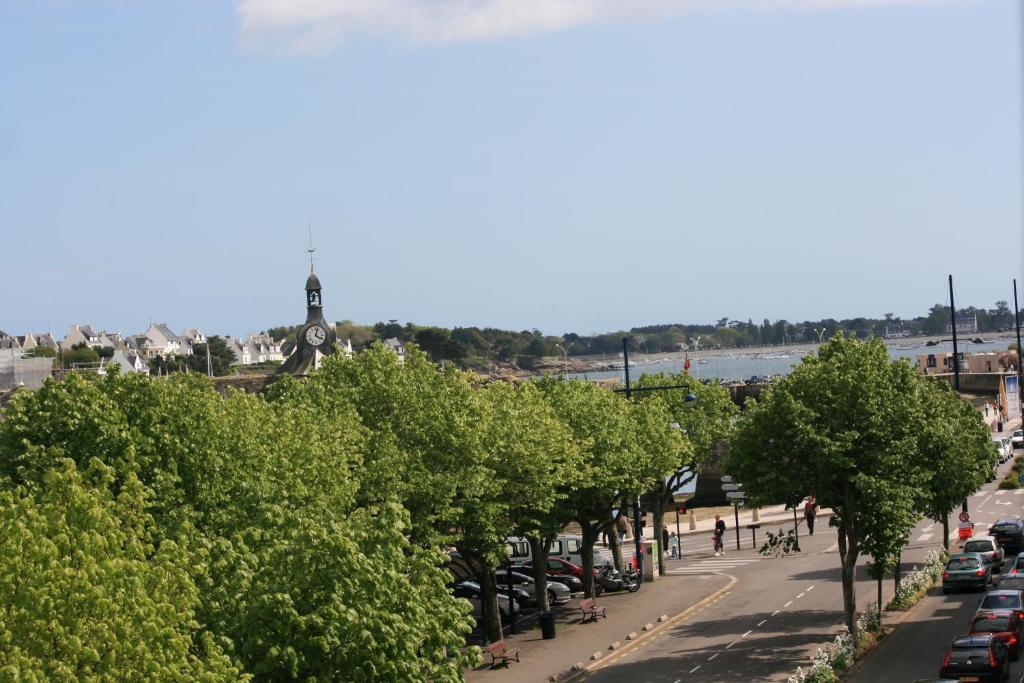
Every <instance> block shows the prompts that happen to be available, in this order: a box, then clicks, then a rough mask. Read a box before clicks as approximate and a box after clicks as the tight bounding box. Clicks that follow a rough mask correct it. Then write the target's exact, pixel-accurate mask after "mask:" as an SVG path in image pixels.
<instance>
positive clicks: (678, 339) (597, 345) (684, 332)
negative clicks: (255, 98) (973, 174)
mask: <svg viewBox="0 0 1024 683" xmlns="http://www.w3.org/2000/svg"><path fill="white" fill-rule="evenodd" d="M1022 313H1024V312H1022ZM957 315H958V316H962V317H964V318H974V317H975V316H976V317H977V321H978V332H979V333H992V332H999V331H1003V330H1011V329H1013V325H1014V319H1013V310H1012V309H1011V308H1010V307H1009V306H1008V304H1007V302H1005V301H997V302H996V304H995V307H994V308H991V309H985V308H976V307H974V306H969V307H967V308H963V309H960V310H959V311H958V313H957ZM948 324H949V308H948V307H947V306H946V305H944V304H935V305H934V306H932V307H931V309H929V311H928V314H927V315H924V316H918V317H916V318H912V319H908V320H904V319H902V318H900V317H898V316H896V315H894V314H892V313H886V314H885V315H883V316H882V317H881V318H848V319H844V320H834V319H832V318H826V319H823V320H805V321H803V322H789V321H787V320H775V321H772V320H769V319H767V318H765V319H764V320H762V321H761V322H759V323H758V322H754V321H753V320H747V321H742V320H733V319H730V318H721V319H719V320H717V321H715V322H714V323H712V324H706V325H698V324H683V323H672V324H664V325H646V326H641V327H634V328H631V329H630V330H628V331H617V332H607V333H604V334H596V335H580V334H577V333H575V332H567V333H565V334H562V335H560V336H552V335H545V334H543V333H542V332H541V331H540V330H537V329H533V330H521V331H518V332H516V331H512V330H501V329H497V328H493V327H484V328H480V327H455V328H452V329H448V328H444V327H437V326H422V325H416V324H414V323H411V322H410V323H405V324H401V323H399V322H398V321H397V320H389V321H388V322H378V323H376V324H374V325H358V324H356V323H353V322H352V321H351V320H345V321H342V322H339V323H337V331H338V339H339V340H345V339H350V340H351V341H352V345H353V347H354V348H356V349H362V348H366V347H367V346H369V345H371V344H372V343H373V342H375V341H383V340H385V339H389V338H397V339H399V340H401V341H402V342H405V343H415V344H417V345H418V346H419V347H420V348H421V349H423V351H425V352H426V353H427V354H428V355H429V356H430V358H431V359H432V360H434V361H435V362H439V361H442V360H443V361H453V362H456V363H458V364H460V365H462V366H463V367H478V366H480V365H484V364H487V363H493V362H509V363H513V362H516V361H517V360H519V359H522V358H527V359H529V358H540V357H545V356H559V355H561V354H562V349H565V352H566V353H567V355H570V356H587V355H601V354H618V353H620V352H621V351H622V337H623V336H625V335H629V336H630V337H631V338H632V341H633V345H634V346H633V348H634V349H636V350H637V351H640V352H646V353H670V352H674V351H679V350H681V349H688V350H693V349H695V348H696V349H698V350H699V349H730V348H743V347H749V346H772V345H781V344H798V343H813V342H818V341H819V340H825V339H831V338H832V337H833V336H835V335H836V334H839V333H843V334H845V335H847V336H850V335H855V336H857V337H859V338H861V339H866V338H867V337H870V336H872V335H875V336H880V337H885V336H886V334H887V333H908V334H910V335H914V336H917V335H941V334H944V333H945V332H946V326H947V325H948ZM297 329H298V327H297V326H292V327H288V326H284V327H273V328H270V329H269V330H267V333H268V334H270V335H271V336H272V337H273V338H274V339H277V340H281V339H286V338H291V337H294V335H295V332H296V331H297ZM819 332H820V334H819Z"/></svg>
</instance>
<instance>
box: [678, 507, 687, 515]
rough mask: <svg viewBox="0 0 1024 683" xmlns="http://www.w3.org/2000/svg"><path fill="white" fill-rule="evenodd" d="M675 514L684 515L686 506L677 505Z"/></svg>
mask: <svg viewBox="0 0 1024 683" xmlns="http://www.w3.org/2000/svg"><path fill="white" fill-rule="evenodd" d="M676 514H679V515H685V514H686V508H684V507H681V506H680V507H677V508H676Z"/></svg>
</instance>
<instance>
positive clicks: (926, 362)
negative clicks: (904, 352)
mask: <svg viewBox="0 0 1024 683" xmlns="http://www.w3.org/2000/svg"><path fill="white" fill-rule="evenodd" d="M1016 367H1017V352H1016V351H1013V350H1010V351H982V352H978V353H963V352H961V353H960V372H961V373H987V372H1008V371H1009V370H1011V369H1016ZM917 371H918V372H920V373H921V374H924V375H937V374H943V373H947V372H953V353H952V351H938V352H936V353H921V354H918V355H917Z"/></svg>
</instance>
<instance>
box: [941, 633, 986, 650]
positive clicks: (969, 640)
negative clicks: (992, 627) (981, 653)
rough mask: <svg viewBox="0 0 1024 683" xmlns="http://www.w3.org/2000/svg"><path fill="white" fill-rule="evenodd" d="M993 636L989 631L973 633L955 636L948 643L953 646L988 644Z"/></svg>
mask: <svg viewBox="0 0 1024 683" xmlns="http://www.w3.org/2000/svg"><path fill="white" fill-rule="evenodd" d="M993 638H995V636H994V635H992V634H991V633H974V634H970V635H965V636H957V637H956V638H954V639H953V642H952V643H950V644H951V645H952V646H953V647H981V646H983V645H988V644H989V642H991V641H992V639H993Z"/></svg>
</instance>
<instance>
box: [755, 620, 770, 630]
mask: <svg viewBox="0 0 1024 683" xmlns="http://www.w3.org/2000/svg"><path fill="white" fill-rule="evenodd" d="M767 622H768V620H767V619H762V620H761V621H759V622H757V627H758V628H761V627H762V626H764V625H765V624H766V623H767Z"/></svg>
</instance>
